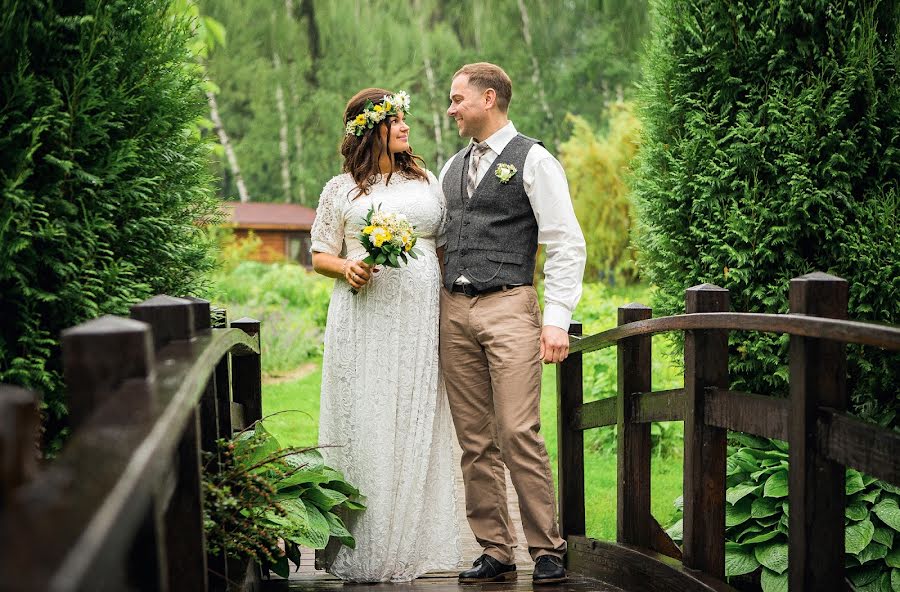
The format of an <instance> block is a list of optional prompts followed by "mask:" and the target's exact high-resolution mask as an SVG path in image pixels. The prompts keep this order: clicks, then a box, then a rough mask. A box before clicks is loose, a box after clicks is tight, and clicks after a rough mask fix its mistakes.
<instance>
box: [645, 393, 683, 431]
mask: <svg viewBox="0 0 900 592" xmlns="http://www.w3.org/2000/svg"><path fill="white" fill-rule="evenodd" d="M683 398H684V389H671V390H667V391H655V392H652V393H651V392H646V393H640V394H638V395H636V396H635V397H634V401H633V403H634V407H635V409H634V421H636V422H638V423H651V422H654V421H683V420H684V401H683Z"/></svg>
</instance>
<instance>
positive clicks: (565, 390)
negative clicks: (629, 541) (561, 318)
mask: <svg viewBox="0 0 900 592" xmlns="http://www.w3.org/2000/svg"><path fill="white" fill-rule="evenodd" d="M569 334H570V335H580V334H581V323H578V322H573V323H572V324H571V325H569ZM556 393H557V402H558V407H557V409H558V411H557V426H558V428H557V429H558V435H557V437H558V439H559V440H558V442H559V457H558V458H559V461H558V462H559V465H558V467H559V529H560V533H561V534H562V537H563V538H566V537H567V536H569V535H573V534H584V532H585V520H584V433H583V432H581V431H579V430H575V429H572V427H571V426H572V425H573V423H574V416H575V411H576V410H577V409H578V408H579V407H580V406H581V404H582V403H583V402H584V379H583V376H582V359H581V354H569V356H568V357H567V358H566V359H565V360H563V362H562V363H561V364H559V365H558V366H557V370H556Z"/></svg>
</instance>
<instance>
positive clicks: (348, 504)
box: [341, 499, 366, 510]
mask: <svg viewBox="0 0 900 592" xmlns="http://www.w3.org/2000/svg"><path fill="white" fill-rule="evenodd" d="M341 507H342V508H347V509H348V510H365V509H366V506H364V505H363V504H361V503H359V502H354V501H352V500H349V499H348V500H347V501H345V502H344V503H343V504H341Z"/></svg>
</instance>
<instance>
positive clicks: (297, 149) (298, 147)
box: [291, 82, 308, 205]
mask: <svg viewBox="0 0 900 592" xmlns="http://www.w3.org/2000/svg"><path fill="white" fill-rule="evenodd" d="M291 105H293V107H294V113H295V114H297V113H301V111H300V93H299V92H298V91H297V84H296V83H295V82H293V83H291ZM294 158H295V159H296V161H297V164H298V165H299V166H300V167H303V133H302V130H301V127H300V124H299V123H298V122H297V116H296V115H295V116H294ZM298 185H299V186H300V187H299V191H300V203H301V204H303V205H308V204H307V203H306V186H305V185H304V184H303V181H302V179H301V180H300V182H299V183H298Z"/></svg>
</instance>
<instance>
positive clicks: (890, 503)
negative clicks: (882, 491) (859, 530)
mask: <svg viewBox="0 0 900 592" xmlns="http://www.w3.org/2000/svg"><path fill="white" fill-rule="evenodd" d="M872 511H873V512H875V515H876V516H878V517H879V518H881V521H882V522H884V523H885V524H887V525H888V526H890V527H891V528H893V529H894V530H896V531H898V532H900V507H897V500H895V499H894V498H892V497H886V498H884V499H883V500H881V501H880V502H878V503H877V504H875V505H874V506H873V507H872Z"/></svg>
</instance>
